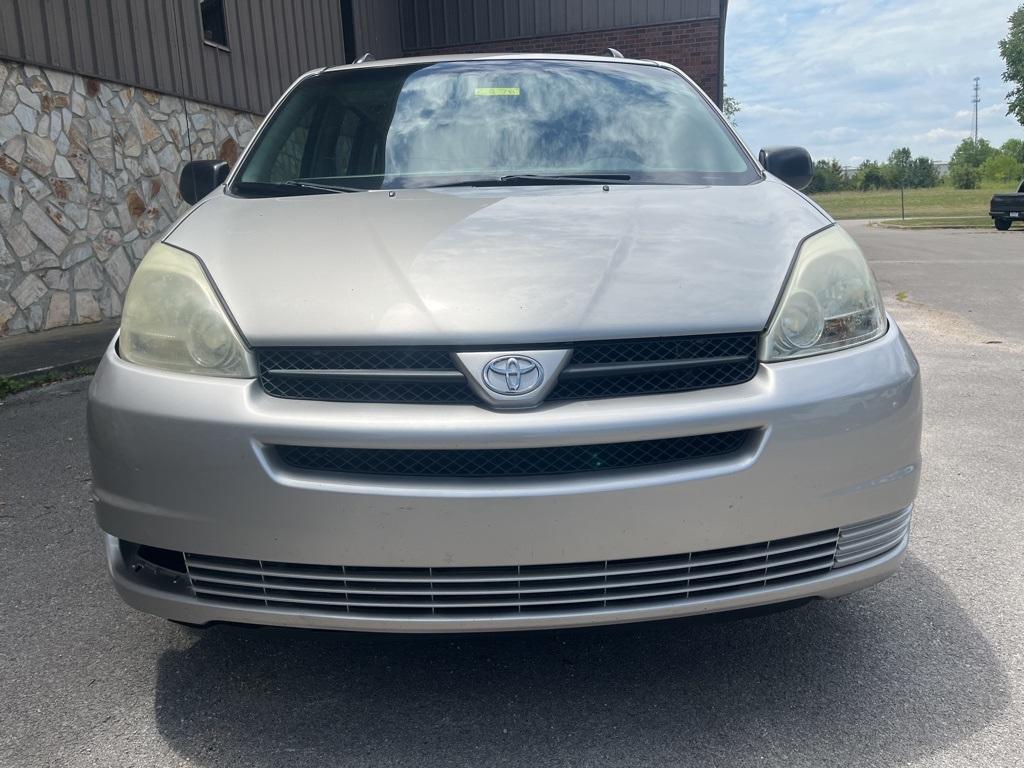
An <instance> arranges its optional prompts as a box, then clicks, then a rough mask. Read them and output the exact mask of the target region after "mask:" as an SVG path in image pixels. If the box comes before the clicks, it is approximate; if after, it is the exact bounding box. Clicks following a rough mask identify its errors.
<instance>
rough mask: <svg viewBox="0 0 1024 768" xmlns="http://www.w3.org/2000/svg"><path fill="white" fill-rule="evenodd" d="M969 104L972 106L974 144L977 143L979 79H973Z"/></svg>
mask: <svg viewBox="0 0 1024 768" xmlns="http://www.w3.org/2000/svg"><path fill="white" fill-rule="evenodd" d="M971 103H972V104H974V126H973V129H972V131H971V134H972V135H973V136H974V143H975V144H977V143H978V105H979V104H981V78H980V77H976V78H974V98H973V99H971Z"/></svg>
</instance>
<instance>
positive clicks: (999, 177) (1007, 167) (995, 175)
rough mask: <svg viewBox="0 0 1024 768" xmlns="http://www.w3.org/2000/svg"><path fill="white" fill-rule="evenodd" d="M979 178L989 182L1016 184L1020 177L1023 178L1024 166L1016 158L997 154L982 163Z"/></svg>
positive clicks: (1001, 153)
mask: <svg viewBox="0 0 1024 768" xmlns="http://www.w3.org/2000/svg"><path fill="white" fill-rule="evenodd" d="M981 177H982V178H983V179H990V180H991V181H1005V182H1010V181H1012V182H1014V184H1017V183H1019V182H1020V180H1021V177H1024V166H1022V165H1021V164H1020V162H1018V160H1017V158H1015V157H1013V156H1011V155H1008V154H1006V153H1005V152H999V153H997V154H995V155H992V157H990V158H989V159H988V160H986V161H985V162H984V163H982V165H981Z"/></svg>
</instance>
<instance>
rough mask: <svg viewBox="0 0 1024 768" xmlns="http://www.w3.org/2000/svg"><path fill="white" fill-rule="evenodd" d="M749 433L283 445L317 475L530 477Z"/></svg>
mask: <svg viewBox="0 0 1024 768" xmlns="http://www.w3.org/2000/svg"><path fill="white" fill-rule="evenodd" d="M750 434H751V431H750V430H741V431H737V432H720V433H717V434H710V435H696V436H692V437H675V438H669V439H667V440H644V441H639V442H632V443H605V444H603V445H568V446H557V447H553V448H494V449H482V450H402V449H380V448H369V449H367V448H324V447H316V446H298V445H279V446H277V453H278V456H279V457H280V458H281V460H282V461H283V462H284V463H285V464H287V465H288V466H290V467H294V468H296V469H301V470H307V471H309V470H311V471H317V472H338V473H344V474H351V475H390V476H401V477H437V478H464V477H481V478H486V477H530V476H549V475H567V474H575V473H580V472H599V471H608V470H614V469H637V468H641V467H655V466H663V465H666V464H678V463H682V462H687V461H693V460H695V459H705V458H712V457H721V456H726V455H728V454H731V453H735V452H736V451H738V450H739V449H740V448H741V447H743V445H744V443H745V442H746V441H747V439H748V438H749V437H750Z"/></svg>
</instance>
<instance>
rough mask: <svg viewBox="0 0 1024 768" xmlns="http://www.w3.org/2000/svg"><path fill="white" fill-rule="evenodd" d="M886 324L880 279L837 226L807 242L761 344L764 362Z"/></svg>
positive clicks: (842, 341)
mask: <svg viewBox="0 0 1024 768" xmlns="http://www.w3.org/2000/svg"><path fill="white" fill-rule="evenodd" d="M885 330H886V320H885V309H884V307H883V306H882V296H881V294H880V293H879V292H878V285H877V284H876V283H875V278H874V276H873V275H872V274H871V269H870V268H869V267H868V264H867V262H866V261H865V260H864V255H863V254H862V253H861V251H860V248H859V247H858V246H857V244H856V243H855V242H854V241H853V238H851V237H850V236H849V235H848V234H846V232H845V231H843V230H842V229H841V228H840V227H838V226H834V227H832V228H830V229H827V230H825V231H824V232H821V233H819V234H817V235H814V236H813V237H811V238H809V239H808V240H807V241H805V242H804V244H803V247H802V248H801V249H800V253H799V254H798V256H797V260H796V266H795V268H794V269H793V274H792V275H791V276H790V278H789V283H788V285H787V286H786V290H785V292H784V294H783V297H782V302H781V303H780V304H779V307H778V309H777V310H776V312H775V317H773V318H772V322H771V325H769V326H768V332H767V333H766V334H765V335H764V339H763V341H762V344H761V359H762V360H764V361H765V362H778V361H780V360H792V359H793V358H797V357H807V356H809V355H819V354H821V353H822V352H831V351H833V350H837V349H844V348H846V347H852V346H855V345H857V344H863V343H865V342H868V341H871V340H873V339H877V338H878V337H879V336H882V335H883V334H884V333H885Z"/></svg>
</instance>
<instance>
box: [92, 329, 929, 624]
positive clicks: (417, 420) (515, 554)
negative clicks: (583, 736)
mask: <svg viewBox="0 0 1024 768" xmlns="http://www.w3.org/2000/svg"><path fill="white" fill-rule="evenodd" d="M746 429H750V430H755V434H756V435H757V438H756V439H755V440H752V441H751V442H750V443H749V444H748V445H747V446H746V447H745V448H744V449H743V450H742V451H740V452H738V453H736V454H732V455H730V456H727V457H722V458H719V459H709V460H705V461H698V462H692V463H687V464H684V465H679V466H674V467H663V468H656V469H655V468H649V469H644V470H635V471H616V472H602V473H595V474H590V475H586V476H580V475H576V476H565V477H552V478H521V479H516V480H503V481H494V480H460V481H454V480H426V479H415V478H393V477H387V478H368V477H348V476H340V475H339V476H331V475H327V474H323V473H319V474H315V473H303V472H301V471H297V470H294V469H290V468H288V467H286V466H284V465H282V464H281V463H280V462H278V461H276V460H275V458H274V456H273V454H272V453H271V452H269V451H268V450H267V449H266V446H269V445H276V444H302V445H310V446H338V447H354V448H382V447H387V448H410V449H450V448H513V447H544V446H556V445H581V444H595V443H611V442H625V441H636V440H654V439H660V438H669V437H679V436H686V435H700V434H707V433H716V432H726V431H732V430H746ZM920 432H921V392H920V382H919V374H918V366H917V363H916V361H915V359H914V357H913V354H912V353H911V351H910V349H909V347H908V346H907V344H906V342H905V340H904V339H903V337H902V335H901V334H900V332H899V330H898V328H897V327H896V325H895V323H893V322H890V328H889V331H888V333H887V334H886V336H885V337H883V338H882V339H880V340H878V341H876V342H873V343H871V344H867V345H864V346H862V347H858V348H855V349H851V350H847V351H844V352H839V353H834V354H830V355H824V356H820V357H814V358H808V359H805V360H799V361H793V362H788V363H782V364H773V365H764V366H762V367H761V370H760V371H759V373H758V375H757V376H756V377H755V378H754V380H752V381H750V382H748V383H747V384H742V385H738V386H733V387H726V388H722V389H713V390H706V391H699V392H689V393H682V394H676V395H658V396H651V397H637V398H622V399H617V400H604V401H590V402H579V403H568V404H557V405H549V406H543V407H541V408H538V409H536V410H532V411H522V412H492V411H488V410H485V409H483V408H479V407H475V406H425V405H407V406H401V405H364V404H332V403H321V402H300V401H288V400H279V399H275V398H271V397H268V396H267V395H265V394H264V393H263V392H262V390H261V389H260V387H259V384H258V383H257V382H253V381H233V380H223V379H210V378H201V377H191V376H179V375H174V374H169V373H164V372H160V371H154V370H150V369H144V368H140V367H137V366H133V365H130V364H127V363H125V362H124V361H122V360H120V358H118V356H117V353H116V351H115V349H114V347H113V345H112V346H111V349H110V350H108V352H107V355H106V357H105V358H104V361H103V363H102V364H101V366H100V368H99V370H98V371H97V374H96V377H95V379H94V382H93V385H92V389H91V391H90V405H89V437H90V452H91V456H92V461H93V480H94V485H95V494H96V498H97V502H96V513H97V519H98V521H99V524H100V527H101V528H102V529H103V530H104V531H105V532H107V533H108V534H110V537H111V538H110V539H109V541H110V542H111V543H110V546H109V548H108V549H109V555H110V565H111V572H112V575H113V577H114V581H115V584H116V586H117V588H118V591H119V592H120V593H121V595H122V596H123V597H124V598H125V600H126V601H127V602H129V603H130V604H132V605H134V606H136V607H138V608H140V609H142V610H146V611H149V612H152V613H156V614H158V615H162V616H167V617H169V618H174V619H177V620H181V621H188V622H194V623H204V622H209V621H217V620H223V621H243V622H256V623H260V624H287V625H298V626H316V627H329V628H338V629H367V630H375V631H381V630H383V631H467V630H493V629H521V628H535V627H553V626H569V625H585V624H599V623H611V622H620V621H639V620H646V619H657V618H666V617H670V616H679V615H688V614H693V613H704V612H709V611H718V610H732V609H737V608H746V607H752V606H757V605H764V604H767V603H773V602H781V601H788V600H793V599H800V598H803V597H830V596H834V595H837V594H843V593H846V592H850V591H854V590H856V589H859V588H861V587H863V586H867V585H868V584H871V583H874V582H876V581H879V580H881V579H883V578H885V577H886V576H887V575H889V574H891V573H892V572H893V571H894V570H895V569H896V567H897V566H898V563H899V561H900V559H901V558H902V556H903V552H904V550H905V547H906V537H905V536H904V537H903V538H902V539H901V540H900V541H899V542H898V544H897V546H895V547H893V548H891V549H889V550H888V551H886V552H884V553H881V554H879V555H878V556H876V557H873V558H872V559H870V560H867V561H864V562H860V563H858V564H857V565H853V566H848V567H843V568H836V569H834V570H831V571H829V572H828V573H823V574H815V575H813V576H812V577H808V578H805V579H802V580H799V581H797V582H793V583H784V584H778V585H762V588H760V589H758V590H746V591H744V590H739V591H733V592H729V593H723V594H719V595H715V594H711V595H707V596H704V597H700V598H699V599H687V600H675V601H664V602H663V603H660V604H658V605H656V606H652V605H646V606H642V607H632V608H630V607H623V606H612V605H611V604H609V605H602V606H600V607H594V606H589V607H587V608H586V609H583V610H573V611H566V612H564V613H558V612H549V613H546V614H544V615H539V614H536V615H535V614H531V613H530V612H529V611H526V612H518V613H516V614H508V613H501V614H498V613H495V614H494V615H488V614H486V613H480V614H475V615H473V616H468V617H466V616H464V617H459V616H451V617H437V616H434V617H430V616H427V617H424V616H415V617H414V616H411V615H402V614H401V613H400V612H395V613H393V614H388V613H386V612H384V613H381V612H376V613H374V614H372V615H370V614H366V615H363V614H361V613H359V612H358V611H355V612H353V611H352V610H351V609H350V608H346V609H345V610H344V611H337V612H331V611H325V610H317V611H313V610H303V609H301V608H300V609H296V608H294V607H291V608H287V609H286V608H274V607H273V606H272V605H270V604H267V605H264V606H262V607H260V606H254V605H252V604H244V605H243V604H238V603H237V602H230V601H217V600H210V599H207V598H197V597H196V596H195V595H194V594H192V593H190V592H189V590H188V589H186V590H184V591H183V592H182V591H180V590H178V591H176V590H174V589H162V588H160V587H159V585H158V584H156V583H154V582H152V581H151V580H147V579H145V578H141V577H139V575H138V574H137V573H136V572H134V571H132V570H131V569H130V568H129V567H128V566H127V564H126V563H125V561H124V558H123V556H122V555H121V550H120V548H119V546H118V544H117V541H116V540H117V539H121V540H125V541H129V542H134V543H136V544H144V545H149V546H152V547H159V548H163V549H168V550H173V551H178V552H187V553H193V554H196V555H209V556H213V557H219V558H237V559H242V560H250V561H270V562H274V563H290V564H311V565H321V566H346V567H353V568H360V567H361V568H367V567H369V568H457V567H460V568H470V567H479V568H494V567H499V566H516V567H526V568H530V567H533V566H540V565H555V564H563V563H564V564H573V563H576V564H578V563H595V562H606V563H607V561H621V560H628V559H637V558H661V557H665V556H672V555H678V554H679V553H701V552H708V551H711V550H722V549H726V548H735V547H741V546H745V545H750V544H752V543H755V542H772V541H775V540H778V539H784V538H787V537H798V536H803V535H806V534H811V533H816V532H820V531H826V530H831V529H836V530H840V529H843V528H844V527H848V526H855V525H856V524H859V523H863V522H865V521H869V520H874V519H877V518H880V517H883V516H885V515H891V514H893V513H895V512H897V511H899V510H904V509H907V508H909V507H910V505H911V504H912V502H913V498H914V495H915V493H916V489H917V483H918V475H919V465H920Z"/></svg>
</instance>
